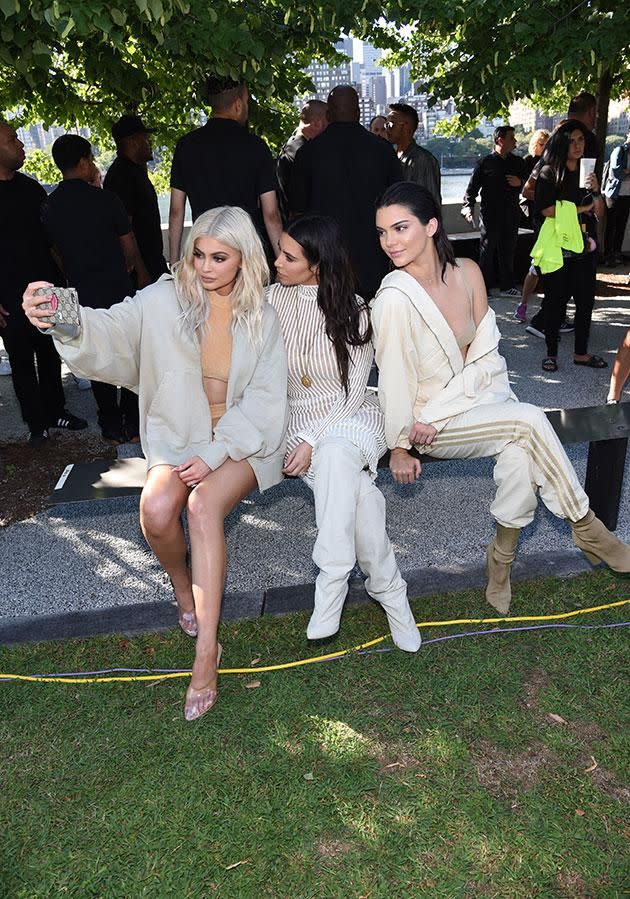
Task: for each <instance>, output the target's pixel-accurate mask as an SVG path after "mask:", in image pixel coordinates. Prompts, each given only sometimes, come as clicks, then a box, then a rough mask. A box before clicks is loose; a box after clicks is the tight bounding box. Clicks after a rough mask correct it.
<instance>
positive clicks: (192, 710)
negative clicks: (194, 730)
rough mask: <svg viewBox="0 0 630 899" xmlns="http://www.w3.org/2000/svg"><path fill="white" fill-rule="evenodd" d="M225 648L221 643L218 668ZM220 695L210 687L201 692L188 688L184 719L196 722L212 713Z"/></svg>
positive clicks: (218, 652) (203, 688) (202, 689)
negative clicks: (211, 710)
mask: <svg viewBox="0 0 630 899" xmlns="http://www.w3.org/2000/svg"><path fill="white" fill-rule="evenodd" d="M222 652H223V647H222V646H221V644H220V643H219V647H218V651H217V668H218V667H219V664H220V662H221V653H222ZM218 695H219V691H218V689H216V688H215V689H212V688H210V687H202V688H201V690H195V688H194V687H188V689H187V690H186V702H185V704H184V718H185V719H186V721H196V720H197V718H201V716H202V715H205V714H206V713H207V712H209V711H210V709H211V708H213V706H214V705H215V703H216V701H217V697H218Z"/></svg>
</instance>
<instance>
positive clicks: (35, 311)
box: [22, 281, 55, 331]
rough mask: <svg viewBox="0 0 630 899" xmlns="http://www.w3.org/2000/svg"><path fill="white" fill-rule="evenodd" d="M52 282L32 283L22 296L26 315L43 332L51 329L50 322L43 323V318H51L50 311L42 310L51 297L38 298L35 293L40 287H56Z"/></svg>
mask: <svg viewBox="0 0 630 899" xmlns="http://www.w3.org/2000/svg"><path fill="white" fill-rule="evenodd" d="M54 286H55V285H54V284H51V283H50V281H31V283H30V284H29V285H28V287H27V288H26V290H25V291H24V294H23V295H22V308H23V309H24V312H25V313H26V317H27V319H28V320H29V321H30V323H31V324H32V325H35V327H36V328H39V329H40V330H41V331H48V330H49V328H50V327H51V325H50V322H44V321H42V319H43V318H48V317H49V316H50V309H40V308H39V307H40V306H41V305H42V303H48V302H49V297H36V296H35V291H36V290H38V289H39V288H40V287H54Z"/></svg>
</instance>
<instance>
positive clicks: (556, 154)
mask: <svg viewBox="0 0 630 899" xmlns="http://www.w3.org/2000/svg"><path fill="white" fill-rule="evenodd" d="M572 131H581V132H582V134H583V135H584V140H586V138H587V135H588V133H589V131H588V128H587V127H586V125H583V124H582V122H580V121H579V120H578V119H566V120H565V121H564V122H562V123H561V124H560V125H558V126H557V127H556V128H554V130H553V131H552V133H551V137H550V138H549V140H548V141H547V143H546V144H545V149H544V150H543V156H542V165H548V166H549V167H550V168H551V169H552V170H553V173H554V175H555V179H556V185H557V186H558V187H559V186H560V185H561V184H562V182H563V181H564V176H565V174H566V171H567V159H568V158H569V143H570V139H571V132H572Z"/></svg>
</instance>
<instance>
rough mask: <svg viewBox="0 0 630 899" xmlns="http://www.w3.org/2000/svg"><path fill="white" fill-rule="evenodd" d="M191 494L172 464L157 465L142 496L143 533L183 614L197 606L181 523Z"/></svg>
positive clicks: (151, 470)
mask: <svg viewBox="0 0 630 899" xmlns="http://www.w3.org/2000/svg"><path fill="white" fill-rule="evenodd" d="M189 493H190V490H189V488H188V487H187V486H186V485H185V484H184V483H183V482H182V481H181V480H180V478H179V476H178V475H177V474H176V473H175V472H174V471H173V469H172V468H171V466H170V465H156V466H155V467H154V468H151V469H150V470H149V473H148V474H147V480H146V483H145V485H144V489H143V491H142V496H141V498H140V525H141V527H142V533H143V534H144V536H145V537H146V540H147V543H148V544H149V546H150V547H151V549H152V550H153V552H154V553H155V555H156V556H157V557H158V560H159V562H160V565H161V566H162V568H163V569H164V570H165V571H166V573H167V574H168V576H169V577H170V579H171V582H172V584H173V589H174V591H175V598H176V599H177V605H178V607H179V610H180V613H182V612H192V611H194V608H195V606H194V603H193V594H192V583H191V578H190V572H189V570H188V566H187V565H186V539H185V537H184V530H183V528H182V523H181V514H182V511H183V509H184V507H185V505H186V500H187V499H188V494H189Z"/></svg>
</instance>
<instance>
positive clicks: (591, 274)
mask: <svg viewBox="0 0 630 899" xmlns="http://www.w3.org/2000/svg"><path fill="white" fill-rule="evenodd" d="M587 133H588V132H587V130H586V126H585V125H583V124H582V123H581V122H578V121H577V120H576V119H569V120H568V121H566V122H564V123H563V124H562V125H559V126H558V127H557V128H556V130H555V131H554V132H553V134H552V135H551V137H550V138H549V140H548V141H547V144H546V146H545V150H544V153H543V160H542V163H543V164H542V168H541V169H540V173H539V175H538V178H537V179H536V191H535V194H534V210H535V212H536V213H538V214H540V215H541V216H542V217H543V218H544V219H555V218H556V216H558V215H562V217H563V219H562V232H563V233H564V234H568V233H571V232H574V233H575V235H576V242H575V243H574V244H572V246H571V248H568V247H567V246H563V247H562V248H561V250H559V252H561V259H560V265H559V267H557V268H554V269H553V270H548V271H545V267H544V266H541V268H542V270H543V273H544V275H545V277H544V279H543V285H544V291H545V300H544V323H545V340H546V342H547V357H546V358H545V359H544V360H543V363H542V367H543V371H548V372H554V371H557V370H558V360H557V356H558V341H559V333H560V325H561V324H562V319H563V316H564V311H565V308H566V301H567V299H569V298H570V297H573V300H574V302H575V335H574V337H575V344H574V356H573V362H574V364H575V365H584V366H587V367H588V368H606V367H607V363H606V361H605V360H604V359H602V358H601V357H600V356H593V355H592V354H590V353H589V352H588V338H589V333H590V329H591V317H592V314H593V304H594V302H595V274H596V252H595V251H596V237H597V219H599V220H601V218H602V216H603V215H604V209H605V207H604V201H603V199H602V195H601V193H600V191H599V183H598V181H597V175H596V174H595V173H594V172H593V173H592V174H590V175H589V176H588V178H587V179H586V187H580V186H579V184H580V159H581V158H582V156H583V155H584V145H585V140H586V135H587ZM564 201H569V203H570V204H573V205H574V206H575V209H573V208H572V206H569V205H567V204H566V203H565V202H564ZM544 230H545V224H543V229H541V233H540V234H539V237H538V241H537V242H536V247H534V251H533V253H532V255H533V256H534V258H535V261H536V260H537V258H538V257H537V253H536V249H537V247H538V246H539V245H540V243H541V237H542V236H544ZM547 230H548V231H549V229H547ZM557 230H558V229H556V231H557ZM549 233H550V232H549ZM537 264H538V263H537ZM532 322H533V320H532Z"/></svg>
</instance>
